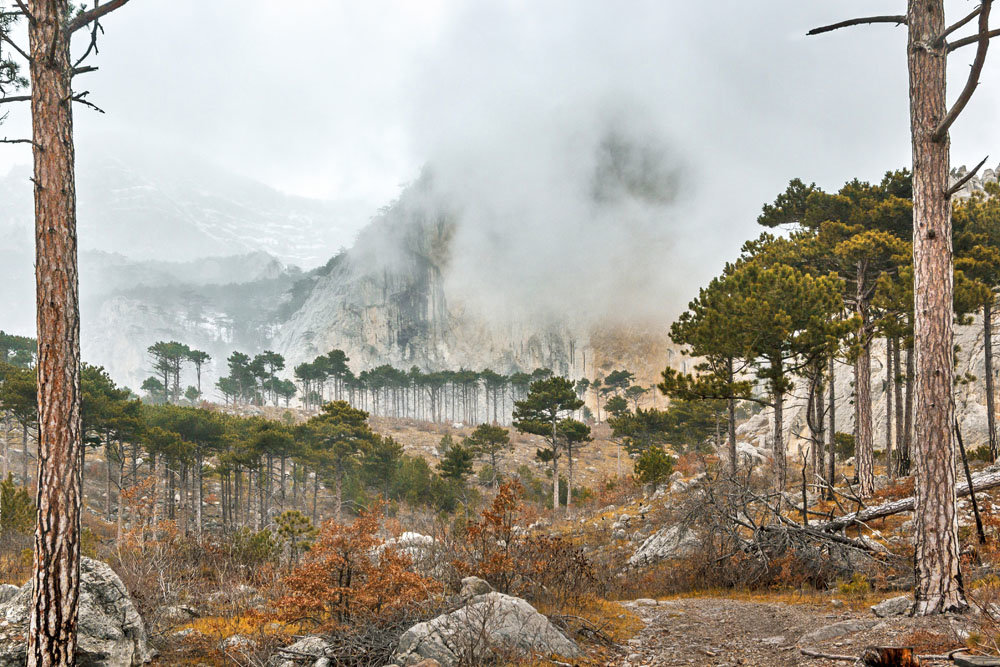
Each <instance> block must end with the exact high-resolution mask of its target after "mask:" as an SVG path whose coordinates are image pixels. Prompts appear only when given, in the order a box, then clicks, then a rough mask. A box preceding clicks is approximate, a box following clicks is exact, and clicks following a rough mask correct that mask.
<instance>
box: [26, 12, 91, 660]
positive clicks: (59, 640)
mask: <svg viewBox="0 0 1000 667" xmlns="http://www.w3.org/2000/svg"><path fill="white" fill-rule="evenodd" d="M29 4H30V10H31V13H32V16H33V19H32V20H31V21H30V22H29V25H28V39H29V42H30V55H31V62H30V74H31V88H32V90H31V121H32V140H33V142H34V151H33V153H34V183H35V276H36V281H37V289H38V291H37V301H36V303H37V327H38V366H37V373H38V417H39V418H38V490H37V492H36V500H37V507H38V522H37V526H36V529H35V552H34V563H33V568H32V577H31V593H32V596H31V602H32V604H31V609H30V612H29V613H30V620H29V630H28V656H27V660H28V665H29V666H30V667H41V666H43V665H45V666H49V665H71V664H73V662H74V654H75V651H76V622H77V610H78V604H79V585H80V493H81V491H80V489H81V484H82V483H81V473H80V466H81V449H82V447H81V443H82V436H83V434H82V428H81V423H80V317H79V313H80V307H79V286H78V276H77V238H76V178H75V172H74V161H75V158H74V147H73V113H72V101H71V98H72V88H71V85H70V79H71V77H72V74H71V71H72V61H71V60H70V50H69V42H70V35H69V33H68V31H67V29H66V20H67V17H68V16H69V11H70V9H69V4H68V1H67V0H34V1H32V2H30V3H29Z"/></svg>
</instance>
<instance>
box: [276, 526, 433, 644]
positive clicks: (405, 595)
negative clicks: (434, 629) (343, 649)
mask: <svg viewBox="0 0 1000 667" xmlns="http://www.w3.org/2000/svg"><path fill="white" fill-rule="evenodd" d="M381 522H382V512H381V509H380V508H376V509H373V510H371V511H368V512H366V513H364V514H362V515H361V516H359V517H358V518H357V519H355V520H354V523H352V524H350V525H342V524H339V523H336V522H335V521H333V520H330V521H327V522H326V523H324V524H323V525H322V526H321V528H320V533H319V536H318V537H317V538H316V541H315V542H314V543H313V546H312V548H311V549H310V550H309V551H308V552H307V553H306V555H305V556H304V557H303V559H302V562H301V563H300V564H299V565H298V566H297V567H296V568H295V569H294V570H293V571H292V572H291V574H289V575H288V576H286V577H285V578H284V580H283V582H282V587H283V589H284V590H286V591H288V592H287V594H286V595H285V596H283V597H282V598H280V599H279V600H278V601H277V605H276V606H277V608H278V609H279V612H280V616H281V617H282V619H283V620H285V621H290V622H307V623H311V624H313V625H315V626H316V627H317V628H318V629H321V630H342V629H343V628H344V627H346V626H348V625H353V626H357V625H360V624H376V625H377V624H379V623H381V622H390V621H395V620H396V619H398V618H399V617H400V616H401V615H403V614H405V613H406V612H407V610H408V609H409V608H411V607H414V606H416V605H417V604H419V603H420V602H422V601H424V600H426V599H427V598H428V596H429V595H431V594H432V593H434V592H437V591H438V590H439V589H440V586H439V584H438V583H437V582H435V581H433V580H432V579H429V578H427V577H424V576H422V575H420V574H418V573H416V572H414V571H413V570H412V569H411V565H412V563H411V562H410V559H409V558H408V557H407V556H405V555H403V554H401V553H399V552H397V551H396V550H395V549H392V548H383V540H382V539H381V538H379V537H378V535H377V533H378V530H379V527H380V525H381Z"/></svg>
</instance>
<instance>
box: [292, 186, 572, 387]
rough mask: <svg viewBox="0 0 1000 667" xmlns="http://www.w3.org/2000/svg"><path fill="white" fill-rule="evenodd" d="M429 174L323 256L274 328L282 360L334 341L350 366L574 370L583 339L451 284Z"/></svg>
mask: <svg viewBox="0 0 1000 667" xmlns="http://www.w3.org/2000/svg"><path fill="white" fill-rule="evenodd" d="M430 180H431V179H430V177H429V176H428V175H424V176H422V177H421V178H420V179H419V180H418V181H417V182H415V183H414V184H412V185H411V186H410V187H409V188H407V189H406V190H405V191H404V192H403V193H402V194H401V195H400V197H399V199H398V200H397V201H396V202H395V203H393V205H392V206H390V207H389V208H387V209H386V210H385V211H383V212H382V213H381V214H380V215H379V216H378V217H376V218H375V219H374V220H373V221H372V222H371V224H369V225H368V226H367V227H366V228H365V229H363V230H362V231H361V233H360V234H359V235H358V239H357V241H356V242H355V244H354V246H353V247H352V248H351V249H350V250H347V251H345V252H343V253H341V254H340V255H338V256H337V257H335V258H334V259H332V260H331V261H330V262H329V263H328V264H327V268H328V271H327V272H326V274H325V275H323V276H322V277H320V278H319V279H318V280H317V281H316V283H315V285H314V286H313V288H312V290H311V292H310V293H309V296H308V298H307V299H306V300H305V302H304V303H303V305H302V307H301V308H300V309H299V310H298V311H297V312H295V313H294V314H293V315H292V316H291V318H290V319H289V320H288V321H287V322H286V323H285V324H283V325H282V326H281V328H280V329H279V330H278V331H277V332H276V335H275V339H274V349H276V350H277V351H279V352H281V353H282V354H283V355H284V356H285V358H286V360H287V361H288V366H289V367H292V366H294V365H295V364H297V363H299V362H301V361H311V360H312V359H313V358H314V357H316V356H317V355H319V354H326V353H327V352H329V351H330V350H332V349H335V348H336V349H342V350H344V351H345V352H346V353H347V356H348V357H350V359H351V363H352V366H354V367H355V368H357V367H360V368H370V367H372V366H378V365H380V364H392V365H393V366H396V367H397V368H409V367H410V366H413V365H416V366H419V367H420V368H423V369H426V370H440V369H454V368H460V367H464V368H476V369H481V368H492V369H493V370H495V371H497V372H500V373H511V372H515V371H518V370H527V371H529V372H530V370H533V369H535V368H538V367H548V368H551V369H552V370H554V371H555V372H556V373H557V374H561V375H568V376H572V377H580V376H581V375H583V364H584V357H583V354H582V350H583V348H584V347H585V345H586V341H585V340H582V339H580V337H579V336H577V335H576V334H575V333H574V332H572V331H570V330H569V329H568V328H567V327H566V326H565V325H563V324H562V323H560V322H558V321H556V320H553V321H550V322H543V321H540V318H525V319H524V320H521V319H518V318H516V317H510V316H496V313H494V316H493V317H484V312H483V311H484V309H483V308H479V307H478V306H479V305H481V304H475V307H473V304H464V303H461V300H460V299H456V298H455V297H454V295H453V294H451V293H450V290H449V289H448V287H447V285H446V283H447V278H446V274H447V270H448V266H449V260H450V251H451V245H452V239H453V236H454V234H455V231H456V216H455V215H454V213H453V212H452V211H451V207H450V206H449V205H448V203H447V202H445V201H443V198H442V197H441V196H440V195H437V194H435V193H434V190H433V187H432V186H431V183H430Z"/></svg>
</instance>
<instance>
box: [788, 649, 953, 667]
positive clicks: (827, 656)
mask: <svg viewBox="0 0 1000 667" xmlns="http://www.w3.org/2000/svg"><path fill="white" fill-rule="evenodd" d="M866 650H870V649H866ZM911 650H912V649H911ZM965 652H966V649H965V648H958V649H955V650H953V651H948V653H946V654H944V655H918V656H916V657H917V660H919V661H924V660H948V661H952V660H954V659H955V656H956V655H958V654H959V653H965ZM799 653H801V654H802V655H804V656H806V657H809V658H822V659H823V660H835V661H842V662H860V661H861V660H863V659H864V656H857V655H841V654H838V653H822V652H820V651H813V650H812V649H808V648H800V649H799ZM911 657H912V654H911ZM865 664H869V663H868V662H866V663H865ZM894 664H895V663H894Z"/></svg>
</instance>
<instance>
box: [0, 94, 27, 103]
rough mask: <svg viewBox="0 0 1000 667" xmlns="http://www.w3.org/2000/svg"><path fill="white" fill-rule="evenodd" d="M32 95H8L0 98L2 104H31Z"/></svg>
mask: <svg viewBox="0 0 1000 667" xmlns="http://www.w3.org/2000/svg"><path fill="white" fill-rule="evenodd" d="M30 101H31V95H8V96H7V97H0V104H12V103H14V102H30Z"/></svg>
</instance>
